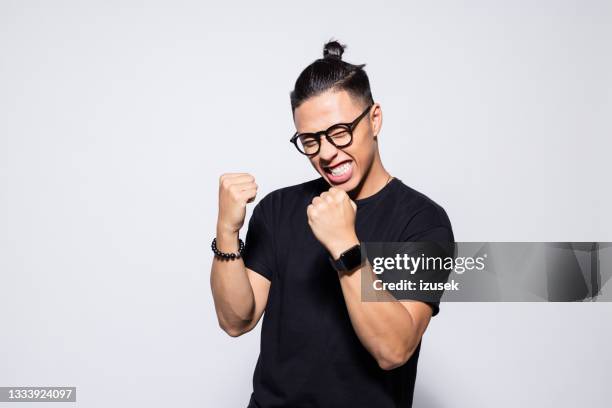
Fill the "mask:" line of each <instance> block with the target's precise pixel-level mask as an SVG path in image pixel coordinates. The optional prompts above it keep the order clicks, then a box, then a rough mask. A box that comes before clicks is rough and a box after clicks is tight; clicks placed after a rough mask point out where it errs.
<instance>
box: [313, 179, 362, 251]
mask: <svg viewBox="0 0 612 408" xmlns="http://www.w3.org/2000/svg"><path fill="white" fill-rule="evenodd" d="M356 211H357V205H356V204H355V203H354V202H353V201H352V200H351V199H350V198H349V196H348V194H346V192H345V191H344V190H341V189H339V188H336V187H331V188H330V189H329V190H328V191H325V192H324V193H322V194H321V195H320V196H317V197H315V198H314V199H313V200H312V204H310V205H309V206H308V207H307V209H306V214H307V215H308V225H310V228H311V229H312V232H313V233H314V235H315V237H316V238H317V239H318V240H319V242H321V244H323V246H324V247H325V248H326V249H327V250H328V251H329V253H330V255H331V256H332V257H333V258H334V259H338V257H340V255H341V254H342V252H344V251H346V250H347V249H349V248H350V247H352V246H353V245H356V244H358V243H359V239H357V234H356V232H355V214H356Z"/></svg>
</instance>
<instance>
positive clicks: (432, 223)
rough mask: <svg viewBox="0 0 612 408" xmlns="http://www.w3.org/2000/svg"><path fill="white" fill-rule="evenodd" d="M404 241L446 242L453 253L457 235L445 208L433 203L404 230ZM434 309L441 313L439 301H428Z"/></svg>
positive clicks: (419, 213)
mask: <svg viewBox="0 0 612 408" xmlns="http://www.w3.org/2000/svg"><path fill="white" fill-rule="evenodd" d="M403 241H406V242H438V243H441V244H444V246H445V251H446V252H447V253H448V254H449V255H452V253H453V250H454V241H455V237H454V234H453V229H452V226H451V223H450V220H449V218H448V216H447V214H446V212H445V211H444V209H443V208H442V207H440V206H438V205H437V204H434V203H432V204H431V205H429V206H427V207H426V208H425V209H423V210H422V211H419V212H418V213H417V214H416V215H415V216H414V217H413V218H412V219H411V220H410V223H409V224H408V227H407V228H406V230H405V231H404V237H403ZM425 303H427V304H428V305H429V306H430V307H431V310H432V316H436V315H437V314H438V313H440V302H439V301H427V302H425Z"/></svg>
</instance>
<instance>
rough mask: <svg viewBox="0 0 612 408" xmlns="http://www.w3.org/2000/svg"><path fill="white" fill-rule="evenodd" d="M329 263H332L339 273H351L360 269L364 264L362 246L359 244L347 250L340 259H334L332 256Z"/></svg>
mask: <svg viewBox="0 0 612 408" xmlns="http://www.w3.org/2000/svg"><path fill="white" fill-rule="evenodd" d="M329 262H331V264H332V266H333V267H334V269H335V270H336V271H338V272H349V271H352V270H353V269H355V268H358V267H360V266H361V265H362V264H363V258H362V256H361V245H359V244H357V245H355V246H353V247H351V248H349V249H347V250H346V251H344V252H343V253H342V254H340V257H339V258H338V259H334V258H332V257H331V256H330V257H329Z"/></svg>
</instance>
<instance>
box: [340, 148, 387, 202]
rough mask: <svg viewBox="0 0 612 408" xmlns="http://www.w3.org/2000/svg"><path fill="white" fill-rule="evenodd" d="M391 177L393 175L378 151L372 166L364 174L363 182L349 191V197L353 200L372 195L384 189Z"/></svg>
mask: <svg viewBox="0 0 612 408" xmlns="http://www.w3.org/2000/svg"><path fill="white" fill-rule="evenodd" d="M390 177H391V175H390V174H389V172H387V170H385V168H384V167H383V165H382V162H381V160H380V155H379V154H378V152H376V156H375V157H374V161H373V162H372V166H370V168H369V169H368V171H367V172H366V174H364V176H363V179H362V180H361V183H359V185H358V186H357V187H356V188H355V189H354V190H352V191H351V192H349V197H351V199H353V200H361V199H364V198H367V197H370V196H372V195H374V194H376V193H378V192H379V191H380V190H382V189H383V187H385V186H386V185H387V183H388V182H389V180H390Z"/></svg>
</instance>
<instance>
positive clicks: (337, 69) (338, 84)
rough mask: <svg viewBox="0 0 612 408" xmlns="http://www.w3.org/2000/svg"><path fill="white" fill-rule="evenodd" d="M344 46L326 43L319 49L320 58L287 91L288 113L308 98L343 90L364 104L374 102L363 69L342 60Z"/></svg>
mask: <svg viewBox="0 0 612 408" xmlns="http://www.w3.org/2000/svg"><path fill="white" fill-rule="evenodd" d="M345 48H346V45H343V44H340V43H339V42H337V41H330V42H328V43H327V44H325V46H324V47H323V58H320V59H318V60H316V61H314V62H313V63H312V64H310V65H309V66H307V67H306V68H305V69H304V70H303V71H302V73H301V74H300V76H299V77H298V79H297V80H296V81H295V86H294V89H293V91H291V94H290V98H291V111H292V112H295V110H296V109H297V108H298V107H299V106H300V105H301V104H302V103H303V102H304V101H305V100H306V99H308V98H310V97H313V96H316V95H319V94H321V93H323V92H325V91H328V90H336V91H339V90H345V91H347V92H348V93H349V94H350V95H351V96H353V97H355V98H357V99H361V100H362V101H363V102H364V103H365V104H366V105H371V104H372V103H374V99H373V98H372V91H371V90H370V80H369V79H368V75H367V74H366V72H365V70H364V69H363V67H365V64H360V65H353V64H350V63H348V62H345V61H342V54H344V49H345Z"/></svg>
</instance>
